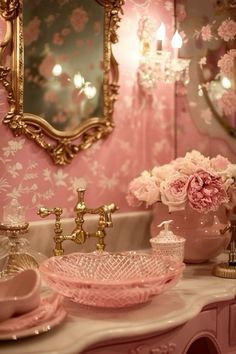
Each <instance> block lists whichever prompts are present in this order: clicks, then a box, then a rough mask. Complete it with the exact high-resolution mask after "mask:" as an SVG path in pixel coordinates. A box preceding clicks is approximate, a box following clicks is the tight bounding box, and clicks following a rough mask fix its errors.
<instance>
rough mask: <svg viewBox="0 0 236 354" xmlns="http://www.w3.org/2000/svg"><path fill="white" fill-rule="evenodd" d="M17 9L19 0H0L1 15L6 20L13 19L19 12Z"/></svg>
mask: <svg viewBox="0 0 236 354" xmlns="http://www.w3.org/2000/svg"><path fill="white" fill-rule="evenodd" d="M19 9H20V2H19V0H0V12H1V16H2V17H3V18H4V19H5V20H7V21H11V20H14V19H15V18H16V17H17V16H18V14H19Z"/></svg>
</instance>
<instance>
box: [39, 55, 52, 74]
mask: <svg viewBox="0 0 236 354" xmlns="http://www.w3.org/2000/svg"><path fill="white" fill-rule="evenodd" d="M55 64H56V63H55V59H54V58H53V56H52V55H47V56H46V57H44V58H43V60H42V61H41V63H40V64H39V68H38V71H39V73H40V74H41V75H42V76H44V77H45V78H48V77H50V76H51V75H52V69H53V67H54V65H55Z"/></svg>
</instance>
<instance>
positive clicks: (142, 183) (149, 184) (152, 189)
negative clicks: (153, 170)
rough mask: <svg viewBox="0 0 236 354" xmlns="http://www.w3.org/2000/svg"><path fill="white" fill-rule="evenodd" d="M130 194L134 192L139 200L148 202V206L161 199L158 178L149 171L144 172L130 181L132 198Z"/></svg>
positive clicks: (129, 191)
mask: <svg viewBox="0 0 236 354" xmlns="http://www.w3.org/2000/svg"><path fill="white" fill-rule="evenodd" d="M130 194H132V195H133V196H134V197H135V198H136V199H137V200H139V201H141V202H146V204H147V206H149V205H152V204H154V203H156V202H158V201H159V200H160V190H159V187H158V186H157V184H156V179H155V177H153V176H151V175H150V174H149V173H148V172H143V173H142V175H141V176H139V177H137V178H135V179H133V180H132V181H131V182H130V184H129V188H128V195H129V197H128V200H131V198H130ZM128 200H127V201H128Z"/></svg>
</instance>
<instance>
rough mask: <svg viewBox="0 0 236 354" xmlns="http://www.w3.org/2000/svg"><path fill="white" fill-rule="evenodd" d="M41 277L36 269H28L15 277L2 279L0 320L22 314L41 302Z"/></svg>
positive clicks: (0, 282)
mask: <svg viewBox="0 0 236 354" xmlns="http://www.w3.org/2000/svg"><path fill="white" fill-rule="evenodd" d="M40 290H41V279H40V273H39V272H38V270H36V269H27V270H24V271H23V272H20V273H17V274H16V275H15V276H14V277H12V278H9V279H6V280H0V321H5V320H7V319H8V318H10V317H12V316H13V315H21V314H23V313H26V312H29V311H31V310H33V309H34V308H36V307H37V306H38V305H39V303H40Z"/></svg>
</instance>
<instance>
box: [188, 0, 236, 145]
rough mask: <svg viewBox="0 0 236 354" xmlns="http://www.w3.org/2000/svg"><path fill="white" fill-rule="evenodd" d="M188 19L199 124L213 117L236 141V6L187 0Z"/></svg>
mask: <svg viewBox="0 0 236 354" xmlns="http://www.w3.org/2000/svg"><path fill="white" fill-rule="evenodd" d="M186 8H187V17H186V19H185V20H184V21H183V23H182V24H181V28H182V29H183V30H184V31H185V33H186V34H187V36H188V38H189V39H190V40H189V42H188V43H187V46H186V48H187V49H186V50H187V53H185V54H186V55H188V54H190V53H191V55H192V58H193V59H192V65H191V68H190V83H189V87H188V99H189V102H193V103H196V104H195V105H193V106H192V107H191V110H192V113H193V116H195V117H196V122H197V120H199V119H203V120H204V121H205V123H206V124H209V122H210V119H211V116H212V118H213V119H217V121H218V122H219V124H220V125H221V127H223V128H224V130H225V131H226V132H227V133H228V134H229V135H230V136H231V137H234V138H235V137H236V84H235V80H236V40H235V38H236V3H235V1H232V0H224V1H223V0H222V1H216V0H214V1H210V2H207V1H204V0H199V1H198V2H195V1H193V0H186ZM197 117H198V118H197Z"/></svg>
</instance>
